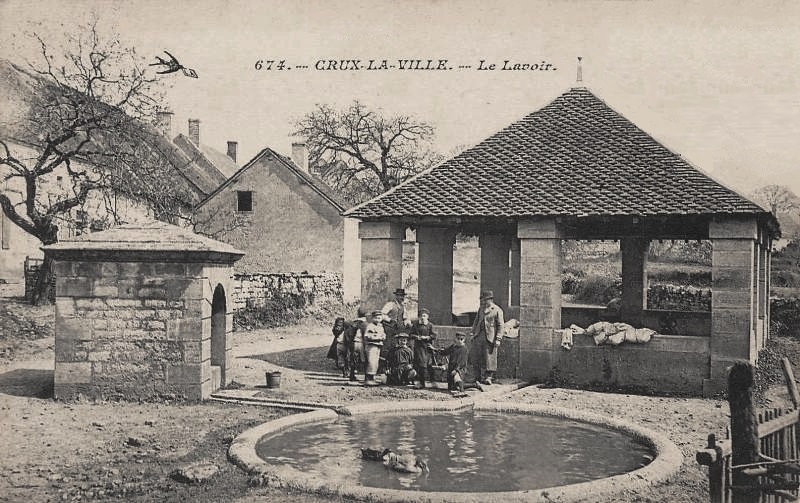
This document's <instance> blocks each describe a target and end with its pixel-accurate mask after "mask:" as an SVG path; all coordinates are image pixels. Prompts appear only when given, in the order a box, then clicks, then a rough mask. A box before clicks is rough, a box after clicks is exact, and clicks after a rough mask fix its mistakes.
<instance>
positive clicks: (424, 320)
mask: <svg viewBox="0 0 800 503" xmlns="http://www.w3.org/2000/svg"><path fill="white" fill-rule="evenodd" d="M430 314H431V312H430V311H429V310H427V309H425V308H422V309H420V310H419V318H418V319H417V320H415V321H414V323H412V324H411V330H409V334H410V336H411V339H412V340H413V341H414V371H415V372H416V374H417V385H416V386H415V387H416V388H417V389H422V388H424V387H425V372H426V371H427V372H429V373H430V376H431V380H433V369H432V368H431V366H432V365H433V354H432V352H431V350H432V349H433V341H434V340H435V339H436V334H435V333H434V332H433V324H432V323H431V322H430V321H429V320H428V317H429V316H430Z"/></svg>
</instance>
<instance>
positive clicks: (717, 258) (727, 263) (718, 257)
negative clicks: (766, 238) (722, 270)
mask: <svg viewBox="0 0 800 503" xmlns="http://www.w3.org/2000/svg"><path fill="white" fill-rule="evenodd" d="M711 259H712V263H713V265H714V266H715V267H733V268H736V267H739V268H748V267H752V265H753V251H752V250H751V249H747V248H745V249H744V250H735V251H718V250H714V253H713V255H712V256H711Z"/></svg>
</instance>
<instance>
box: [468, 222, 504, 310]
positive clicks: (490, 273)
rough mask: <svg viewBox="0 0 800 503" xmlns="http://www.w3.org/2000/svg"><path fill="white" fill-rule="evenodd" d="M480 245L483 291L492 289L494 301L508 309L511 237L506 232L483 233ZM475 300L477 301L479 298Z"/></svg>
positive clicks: (479, 241)
mask: <svg viewBox="0 0 800 503" xmlns="http://www.w3.org/2000/svg"><path fill="white" fill-rule="evenodd" d="M478 246H480V248H481V291H483V290H492V291H493V292H494V303H495V304H497V305H498V306H500V307H501V308H503V310H506V309H507V308H508V278H509V267H508V257H509V255H508V254H509V251H510V250H511V237H510V236H507V235H504V234H482V235H481V236H480V238H479V240H478ZM475 301H476V303H477V301H478V299H475Z"/></svg>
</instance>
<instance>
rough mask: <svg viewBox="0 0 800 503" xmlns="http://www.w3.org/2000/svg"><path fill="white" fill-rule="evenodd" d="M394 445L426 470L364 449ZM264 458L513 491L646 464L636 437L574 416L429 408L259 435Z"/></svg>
mask: <svg viewBox="0 0 800 503" xmlns="http://www.w3.org/2000/svg"><path fill="white" fill-rule="evenodd" d="M370 446H371V447H381V448H383V447H389V448H391V449H393V450H395V451H398V452H403V453H414V454H415V455H417V456H419V457H421V458H423V459H425V460H427V461H428V466H429V467H430V473H429V474H428V473H423V474H421V475H415V474H403V473H397V472H394V471H391V470H389V469H387V468H385V467H384V466H383V464H381V463H380V462H376V461H366V460H362V459H361V457H360V451H359V448H360V447H370ZM256 450H257V451H258V454H259V456H261V457H262V458H263V459H264V460H266V461H268V462H270V463H275V464H287V465H291V466H293V467H294V468H296V469H298V470H300V471H302V472H304V473H308V474H314V475H320V476H324V477H326V478H328V479H330V480H331V481H332V482H334V483H356V484H360V485H364V486H371V487H383V488H391V489H413V490H423V491H458V492H469V491H514V490H523V489H540V488H544V487H551V486H559V485H565V484H572V483H576V482H584V481H587V480H594V479H598V478H603V477H609V476H612V475H617V474H620V473H625V472H628V471H631V470H634V469H636V468H638V467H639V466H642V465H643V464H646V463H647V460H648V459H649V455H650V450H649V449H648V448H647V447H645V446H644V445H642V444H639V443H637V442H636V441H634V440H633V439H632V438H630V437H627V436H625V435H623V434H621V433H619V432H616V431H613V430H609V429H605V428H602V427H600V426H596V425H592V424H587V423H581V422H578V421H573V420H569V419H560V418H550V417H540V416H527V415H519V414H516V415H515V414H500V413H474V412H472V411H467V412H460V413H453V414H450V413H428V412H417V413H414V414H407V415H373V416H356V417H341V418H340V419H339V420H338V421H337V422H335V423H331V424H322V425H320V424H312V425H307V426H299V427H297V428H294V429H292V430H289V431H285V432H282V433H279V434H277V435H275V436H272V437H267V438H264V439H262V440H261V441H260V442H259V443H258V445H257V446H256Z"/></svg>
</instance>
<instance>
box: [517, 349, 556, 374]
mask: <svg viewBox="0 0 800 503" xmlns="http://www.w3.org/2000/svg"><path fill="white" fill-rule="evenodd" d="M553 361H554V359H553V352H552V351H531V350H526V349H524V348H523V347H522V346H520V349H519V370H518V372H517V378H518V379H521V380H523V381H531V382H544V380H545V379H546V378H547V376H548V375H549V374H550V370H551V369H552V368H553Z"/></svg>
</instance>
